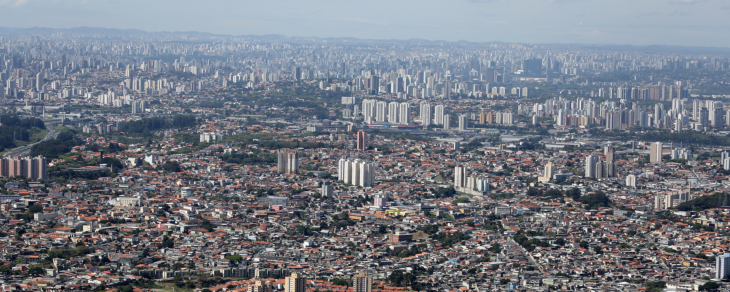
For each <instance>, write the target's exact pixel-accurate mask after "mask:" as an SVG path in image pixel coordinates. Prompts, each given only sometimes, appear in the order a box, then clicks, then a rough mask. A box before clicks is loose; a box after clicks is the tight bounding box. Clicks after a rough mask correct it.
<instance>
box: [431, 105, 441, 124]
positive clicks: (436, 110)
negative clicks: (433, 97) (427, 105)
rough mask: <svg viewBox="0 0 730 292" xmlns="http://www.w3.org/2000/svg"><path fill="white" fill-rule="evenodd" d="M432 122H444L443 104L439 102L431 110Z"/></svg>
mask: <svg viewBox="0 0 730 292" xmlns="http://www.w3.org/2000/svg"><path fill="white" fill-rule="evenodd" d="M433 123H434V124H436V125H443V124H444V105H442V104H439V105H437V106H435V107H434V110H433Z"/></svg>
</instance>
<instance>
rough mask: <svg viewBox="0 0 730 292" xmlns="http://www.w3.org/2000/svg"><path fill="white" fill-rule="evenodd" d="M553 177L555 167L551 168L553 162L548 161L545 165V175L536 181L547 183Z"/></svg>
mask: <svg viewBox="0 0 730 292" xmlns="http://www.w3.org/2000/svg"><path fill="white" fill-rule="evenodd" d="M553 176H555V167H554V166H553V162H552V161H549V162H548V163H547V164H546V165H545V173H544V174H543V175H542V176H541V177H538V178H537V181H539V182H549V181H550V180H552V179H553Z"/></svg>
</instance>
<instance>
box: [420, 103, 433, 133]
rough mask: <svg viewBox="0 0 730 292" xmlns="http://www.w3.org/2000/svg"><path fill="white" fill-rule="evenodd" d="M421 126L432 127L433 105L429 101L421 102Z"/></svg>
mask: <svg viewBox="0 0 730 292" xmlns="http://www.w3.org/2000/svg"><path fill="white" fill-rule="evenodd" d="M420 115H421V125H423V127H428V126H430V125H431V104H429V103H428V101H425V100H424V101H422V102H421V111H420Z"/></svg>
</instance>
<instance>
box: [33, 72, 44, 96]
mask: <svg viewBox="0 0 730 292" xmlns="http://www.w3.org/2000/svg"><path fill="white" fill-rule="evenodd" d="M35 76H36V77H35V88H36V91H38V92H41V91H43V84H44V83H45V82H46V80H45V78H44V77H43V73H38V74H36V75H35Z"/></svg>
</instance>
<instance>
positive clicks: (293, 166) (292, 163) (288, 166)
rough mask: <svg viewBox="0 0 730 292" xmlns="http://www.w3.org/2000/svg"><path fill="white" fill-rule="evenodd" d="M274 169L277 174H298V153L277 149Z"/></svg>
mask: <svg viewBox="0 0 730 292" xmlns="http://www.w3.org/2000/svg"><path fill="white" fill-rule="evenodd" d="M276 169H277V171H278V172H279V173H286V174H297V173H299V152H297V151H293V150H289V149H279V151H278V152H277V167H276Z"/></svg>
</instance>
